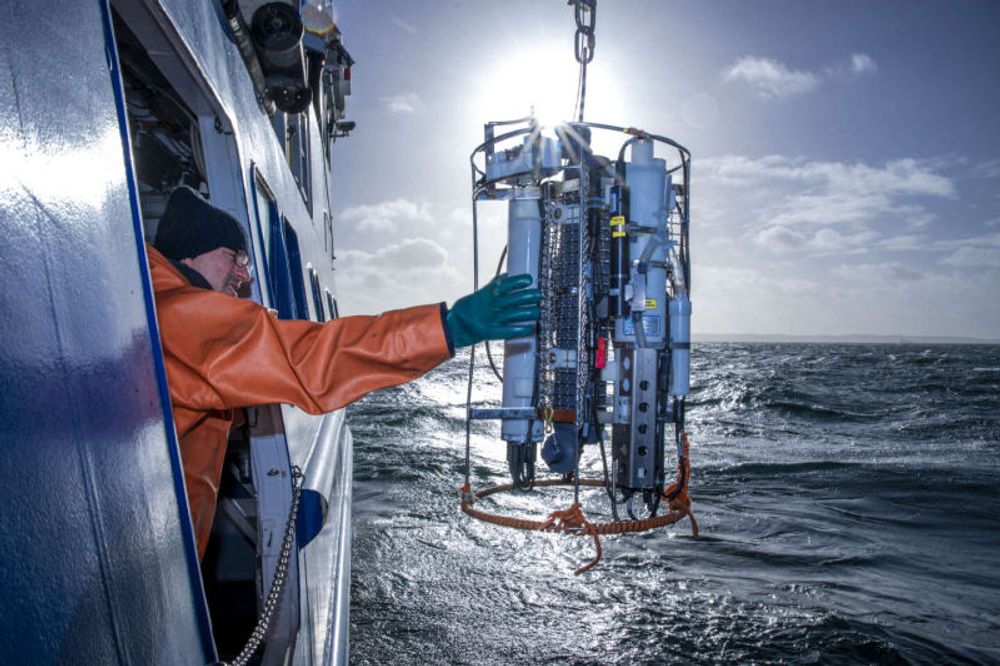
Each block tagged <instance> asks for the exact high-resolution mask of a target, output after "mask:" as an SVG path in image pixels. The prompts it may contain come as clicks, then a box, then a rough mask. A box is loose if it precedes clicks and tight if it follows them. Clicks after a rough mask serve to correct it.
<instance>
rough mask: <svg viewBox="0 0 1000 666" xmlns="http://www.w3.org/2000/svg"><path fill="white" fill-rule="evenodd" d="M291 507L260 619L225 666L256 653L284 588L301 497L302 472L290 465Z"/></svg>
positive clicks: (240, 664) (242, 663)
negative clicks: (240, 649)
mask: <svg viewBox="0 0 1000 666" xmlns="http://www.w3.org/2000/svg"><path fill="white" fill-rule="evenodd" d="M291 472H292V506H291V508H290V509H289V510H288V524H287V525H285V536H284V538H283V539H282V541H281V552H280V554H279V555H278V566H276V567H275V569H274V578H273V579H272V580H271V589H270V590H268V593H267V597H266V599H265V601H264V608H262V609H261V611H260V618H259V619H258V620H257V626H256V627H254V629H253V633H251V634H250V639H249V640H248V641H247V644H246V647H244V648H243V650H242V651H241V652H240V654H239V655H238V656H237V657H236V659H235V661H233V662H232V664H228V663H227V662H222V663H223V664H224V665H225V666H246V664H247V662H249V661H250V657H252V656H253V653H254V652H256V651H257V648H258V647H260V644H261V643H263V642H264V637H265V636H266V635H267V628H268V626H270V624H271V617H272V616H273V615H274V611H275V610H277V608H278V602H279V601H280V599H281V593H282V591H284V588H285V581H286V580H287V579H288V563H289V561H290V560H291V557H292V543H293V541H294V540H295V522H296V521H295V519H296V517H297V516H298V513H299V497H300V496H301V495H302V470H301V469H299V467H298V465H292V468H291Z"/></svg>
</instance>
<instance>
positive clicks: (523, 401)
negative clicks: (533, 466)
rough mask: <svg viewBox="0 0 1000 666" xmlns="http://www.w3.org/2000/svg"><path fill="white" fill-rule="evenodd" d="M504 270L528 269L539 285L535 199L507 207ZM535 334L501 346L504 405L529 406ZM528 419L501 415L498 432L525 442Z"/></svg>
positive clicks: (537, 437) (534, 434)
mask: <svg viewBox="0 0 1000 666" xmlns="http://www.w3.org/2000/svg"><path fill="white" fill-rule="evenodd" d="M507 211H508V213H507V274H508V275H518V274H521V273H527V274H529V275H531V277H532V278H533V285H534V286H538V262H539V259H540V255H541V242H542V216H541V209H540V208H539V202H538V199H511V200H510V202H509V204H508V209H507ZM535 346H536V345H535V336H534V335H530V336H525V337H523V338H513V339H510V340H507V341H506V342H504V346H503V358H504V361H503V406H504V407H518V408H524V407H531V406H532V398H533V397H534V395H533V394H534V388H535V363H536V358H535ZM542 425H543V424H542V422H541V421H540V420H535V422H534V426H533V427H532V429H531V441H534V442H537V441H541V439H542ZM527 435H528V419H504V420H503V425H502V426H501V429H500V436H501V437H502V438H503V439H505V440H507V441H508V442H524V441H526V440H527Z"/></svg>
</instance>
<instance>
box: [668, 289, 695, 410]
mask: <svg viewBox="0 0 1000 666" xmlns="http://www.w3.org/2000/svg"><path fill="white" fill-rule="evenodd" d="M690 388H691V301H689V300H688V297H687V296H685V295H684V294H678V295H677V296H675V297H674V298H671V299H670V395H687V394H688V391H689V390H690Z"/></svg>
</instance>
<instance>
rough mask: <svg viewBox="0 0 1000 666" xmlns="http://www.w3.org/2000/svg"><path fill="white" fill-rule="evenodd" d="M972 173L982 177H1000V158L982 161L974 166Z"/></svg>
mask: <svg viewBox="0 0 1000 666" xmlns="http://www.w3.org/2000/svg"><path fill="white" fill-rule="evenodd" d="M972 173H973V175H975V176H979V177H980V178H1000V159H995V160H988V161H986V162H981V163H980V164H977V165H976V166H975V167H973V169H972Z"/></svg>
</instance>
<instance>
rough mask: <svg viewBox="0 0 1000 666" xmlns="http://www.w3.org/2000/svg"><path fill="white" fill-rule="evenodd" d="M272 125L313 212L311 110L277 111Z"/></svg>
mask: <svg viewBox="0 0 1000 666" xmlns="http://www.w3.org/2000/svg"><path fill="white" fill-rule="evenodd" d="M271 126H272V127H273V128H274V133H275V134H276V135H277V137H278V141H279V143H280V144H281V146H282V150H283V152H284V154H285V161H286V162H288V168H289V169H290V170H291V172H292V178H294V179H295V184H296V185H298V186H299V193H300V194H301V195H302V200H303V201H304V202H305V204H306V207H307V208H308V209H309V212H310V214H311V213H312V170H311V169H310V164H309V111H308V110H306V111H305V112H303V113H297V114H296V113H283V112H281V111H276V112H275V113H274V116H273V117H272V118H271Z"/></svg>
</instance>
